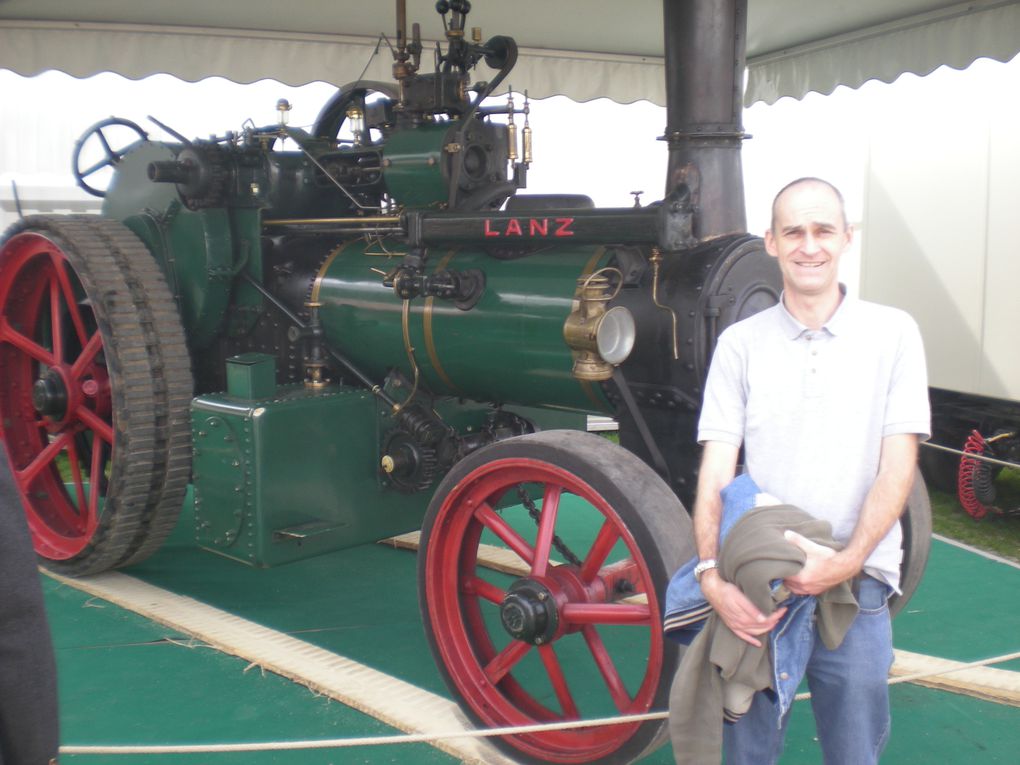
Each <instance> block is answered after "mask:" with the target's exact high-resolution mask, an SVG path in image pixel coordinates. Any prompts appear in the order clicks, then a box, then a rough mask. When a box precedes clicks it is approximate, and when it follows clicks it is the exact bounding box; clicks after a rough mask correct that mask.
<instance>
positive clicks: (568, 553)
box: [517, 483, 581, 568]
mask: <svg viewBox="0 0 1020 765" xmlns="http://www.w3.org/2000/svg"><path fill="white" fill-rule="evenodd" d="M517 496H518V497H520V499H521V504H522V505H524V509H525V510H527V511H528V515H530V516H531V518H532V520H533V521H535V525H536V526H540V525H541V520H542V514H541V512H539V510H538V508H537V507H535V503H534V501H533V500H532V499H531V497H529V496H528V492H527V491H525V490H524V484H522V483H519V484H517ZM552 543H553V547H555V548H556V550H557V551H558V552H559V554H560V555H562V556H563V557H564V558H565V559H566V561H567V563H569V564H571V565H572V566H577V567H578V568H580V567H581V559H580V558H578V557H577V556H576V555H574V553H573V551H572V550H571V549H570V548H569V547H567V545H566V543H565V542H564V541H563V540H562V539H560V538H559V537H558V536H556V535H555V534H554V535H553V538H552Z"/></svg>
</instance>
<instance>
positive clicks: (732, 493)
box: [663, 474, 817, 727]
mask: <svg viewBox="0 0 1020 765" xmlns="http://www.w3.org/2000/svg"><path fill="white" fill-rule="evenodd" d="M721 495H722V500H723V513H722V518H721V521H720V525H719V543H720V544H722V542H723V540H724V539H725V538H726V535H727V534H729V531H730V529H732V528H733V526H734V524H735V523H736V522H737V521H739V520H740V519H741V518H742V517H743V516H744V515H745V514H746V513H747V512H748V511H749V510H751V509H753V508H755V507H761V506H763V505H776V504H779V501H778V500H777V499H776V498H775V497H772V496H770V495H768V494H762V493H761V490H760V489H759V488H758V485H757V484H756V483H755V482H754V481H753V480H752V479H751V477H750V476H749V475H746V474H745V475H740V476H737V477H736V478H735V479H733V481H731V482H730V483H729V484H728V485H727V486H726V487H725V488H724V489H723V490H722V492H721ZM697 563H698V558H697V556H695V557H694V558H692V559H691V560H689V561H687V563H685V564H684V565H683V566H681V567H680V569H679V570H678V571H677V572H676V574H674V575H673V577H672V579H670V582H669V586H668V588H667V589H666V608H665V618H664V625H663V628H664V630H665V632H666V634H667V635H668V636H669V637H670V638H672V639H673V640H676V641H677V642H679V643H682V644H684V645H688V644H690V642H691V640H693V638H694V636H695V635H696V634H697V633H698V632H699V631H700V630H701V628H702V626H703V625H704V622H705V619H707V618H708V614H709V613H710V612H711V610H712V607H711V606H710V605H709V604H708V602H707V601H706V600H705V597H704V595H703V594H702V592H701V587H700V586H699V585H698V583H697V581H695V579H694V567H695V566H696V565H697ZM782 586H783V585H782V582H777V583H776V585H775V587H776V588H778V587H782ZM782 605H784V606H786V608H787V611H786V614H785V615H784V616H783V618H782V619H781V620H780V621H779V624H777V625H776V628H775V629H774V630H772V632H770V633H769V650H770V652H771V655H772V672H773V678H772V680H773V682H772V687H773V688H774V689H775V691H776V698H774V699H773V703H774V704H775V706H776V726H777V727H779V726H780V725H781V720H782V717H783V715H784V714H786V711H787V710H788V709H789V708H790V705H791V704H793V699H794V696H795V695H796V694H797V688H798V686H799V685H800V682H801V679H802V678H803V677H804V672H805V670H806V669H807V662H808V659H809V658H810V657H811V650H812V646H813V645H814V642H813V634H812V633H813V629H814V624H813V619H814V615H815V607H816V605H817V600H816V599H815V598H814V597H811V596H809V595H791V596H790V597H789V598H787V599H786V600H785V601H783V603H782Z"/></svg>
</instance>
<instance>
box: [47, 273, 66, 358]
mask: <svg viewBox="0 0 1020 765" xmlns="http://www.w3.org/2000/svg"><path fill="white" fill-rule="evenodd" d="M62 319H63V314H62V313H61V311H60V285H59V284H58V283H57V280H56V279H50V338H51V340H52V345H53V356H54V357H55V358H56V359H57V361H63V360H64V325H63V321H62Z"/></svg>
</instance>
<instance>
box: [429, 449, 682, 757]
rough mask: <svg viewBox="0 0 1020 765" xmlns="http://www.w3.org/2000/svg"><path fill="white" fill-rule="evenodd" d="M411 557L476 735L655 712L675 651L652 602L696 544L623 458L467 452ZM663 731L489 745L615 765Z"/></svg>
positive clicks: (678, 513) (666, 494)
mask: <svg viewBox="0 0 1020 765" xmlns="http://www.w3.org/2000/svg"><path fill="white" fill-rule="evenodd" d="M422 550H423V554H422V555H421V556H420V564H419V565H420V572H419V574H420V576H419V593H420V595H419V599H420V604H421V609H422V615H423V619H424V622H425V628H426V633H427V636H428V638H429V642H430V645H431V647H432V651H433V653H434V655H435V657H436V659H437V662H438V664H439V666H440V669H441V671H442V673H443V675H444V678H445V680H446V682H447V684H448V685H449V687H450V688H451V690H453V691H454V693H455V694H456V696H457V697H458V701H459V702H460V704H461V706H462V707H463V708H464V709H465V710H466V711H467V712H468V714H470V715H471V716H472V717H473V718H474V719H475V720H476V721H477V722H478V723H479V724H481V725H483V726H487V727H488V726H494V727H502V726H517V725H530V724H535V723H549V722H558V721H568V720H579V719H594V718H597V717H607V716H619V715H630V714H640V713H646V712H649V711H653V710H656V711H657V710H664V709H666V706H667V703H668V696H669V685H670V683H671V682H672V679H673V675H674V673H675V669H676V662H677V650H676V647H675V646H674V645H673V644H672V643H671V642H670V641H668V640H666V639H665V638H664V636H663V633H662V626H661V625H662V598H663V593H664V591H665V587H666V583H667V581H668V578H669V576H670V575H671V574H672V573H673V572H674V571H675V570H676V569H677V568H679V566H680V565H681V564H682V563H683V562H684V561H686V560H687V559H688V558H690V557H691V555H693V554H694V547H693V540H692V537H691V529H690V520H689V518H688V516H687V513H686V512H685V510H684V509H683V506H682V505H681V504H680V501H679V500H678V499H677V498H676V496H675V495H674V494H673V493H672V492H671V491H670V490H669V489H668V487H667V486H666V484H665V483H664V482H663V481H662V480H661V479H660V478H659V477H658V475H656V474H655V473H654V472H653V471H652V470H651V469H650V468H649V467H648V466H646V465H645V464H644V463H643V462H641V461H640V460H639V459H638V458H637V457H635V456H634V455H632V454H631V453H629V452H627V451H626V450H624V449H623V448H621V447H619V446H616V445H614V444H612V443H610V442H608V441H606V440H605V439H602V438H599V437H598V436H593V435H590V434H587V433H580V432H571V431H549V432H544V433H536V434H533V435H527V436H521V437H518V438H512V439H508V440H506V441H502V442H499V443H497V444H493V445H491V446H489V447H487V448H485V449H482V450H479V451H478V452H476V453H474V454H472V455H471V456H469V457H468V458H466V459H465V460H463V461H461V462H460V463H458V464H457V465H456V466H455V467H454V469H453V471H451V473H450V474H449V475H448V476H447V477H446V478H445V479H444V481H443V482H442V483H441V485H440V486H439V488H438V490H437V492H436V495H435V497H434V499H433V501H432V504H431V505H430V507H429V511H428V513H427V515H426V519H425V523H424V526H423V534H422ZM508 561H509V563H508ZM665 735H666V730H665V724H664V723H663V722H662V721H647V722H636V723H627V724H623V725H606V726H598V727H589V728H579V729H573V730H560V731H548V732H535V733H527V734H517V735H512V736H507V737H505V738H503V739H501V740H499V739H498V740H496V743H497V744H498V745H500V746H501V747H502V748H504V749H507V750H508V751H511V752H513V753H514V754H516V755H517V756H521V755H524V756H525V757H527V758H529V759H531V760H533V761H536V762H555V763H593V762H598V763H611V762H612V763H616V762H630V761H631V760H633V759H635V758H637V757H639V756H641V755H642V754H643V753H645V752H647V751H650V750H652V749H654V748H656V747H658V746H659V745H660V744H661V743H663V741H664V740H665Z"/></svg>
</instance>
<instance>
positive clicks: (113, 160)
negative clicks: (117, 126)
mask: <svg viewBox="0 0 1020 765" xmlns="http://www.w3.org/2000/svg"><path fill="white" fill-rule="evenodd" d="M96 137H97V138H98V139H99V141H100V142H101V143H102V144H103V148H104V149H105V150H106V156H107V159H108V164H111V165H115V164H117V162H118V161H119V160H120V156H119V155H118V154H117V152H115V151H114V150H113V147H111V146H110V142H109V141H107V140H106V136H105V135H104V134H103V131H102V130H97V131H96Z"/></svg>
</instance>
